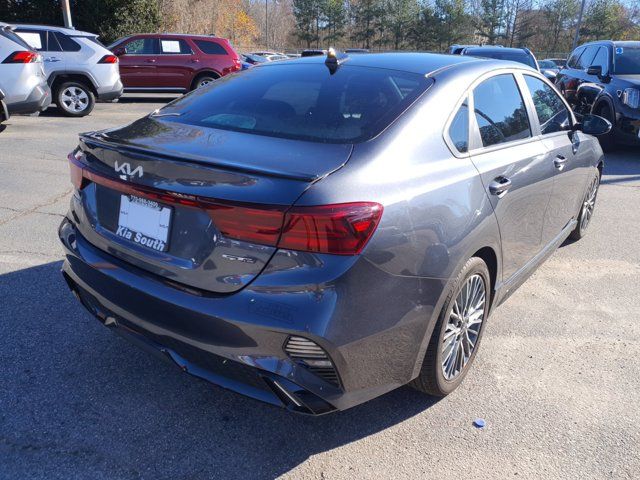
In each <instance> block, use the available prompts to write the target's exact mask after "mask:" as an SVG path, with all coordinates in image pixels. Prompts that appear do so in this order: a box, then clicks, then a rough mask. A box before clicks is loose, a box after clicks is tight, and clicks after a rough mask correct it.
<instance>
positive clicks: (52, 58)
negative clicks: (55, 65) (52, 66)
mask: <svg viewBox="0 0 640 480" xmlns="http://www.w3.org/2000/svg"><path fill="white" fill-rule="evenodd" d="M44 61H45V62H59V61H60V59H59V58H58V57H45V59H44Z"/></svg>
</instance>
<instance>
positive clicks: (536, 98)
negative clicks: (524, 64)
mask: <svg viewBox="0 0 640 480" xmlns="http://www.w3.org/2000/svg"><path fill="white" fill-rule="evenodd" d="M524 80H525V82H526V84H527V87H528V88H529V93H531V98H533V104H534V106H535V108H536V115H537V116H538V121H539V122H540V130H541V131H542V134H543V135H546V134H548V133H554V132H561V131H565V130H569V129H570V128H571V123H570V118H571V114H570V113H569V110H568V109H567V107H566V105H565V104H564V102H563V101H562V100H561V99H560V97H559V96H558V93H557V92H556V90H555V89H553V88H551V87H550V86H549V85H547V84H546V83H545V82H543V81H542V80H540V79H539V78H536V77H532V76H531V75H525V76H524Z"/></svg>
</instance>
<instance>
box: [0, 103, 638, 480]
mask: <svg viewBox="0 0 640 480" xmlns="http://www.w3.org/2000/svg"><path fill="white" fill-rule="evenodd" d="M166 100H167V99H166V98H158V97H152V98H149V97H145V98H142V97H137V98H124V99H123V100H121V102H120V103H116V104H98V105H97V106H96V109H95V111H94V112H93V113H92V115H90V116H89V117H86V118H84V119H69V118H64V117H61V116H59V115H58V114H57V113H56V112H55V111H52V110H49V111H47V112H45V114H43V115H41V116H40V117H14V118H12V119H11V120H10V121H9V122H8V124H7V128H6V129H5V130H4V131H3V132H1V133H0V168H1V173H0V478H3V479H4V478H12V479H13V478H16V479H28V478H47V479H53V478H64V479H70V478H83V479H91V478H109V479H129V478H151V479H161V478H172V479H192V478H193V479H195V478H225V479H233V478H242V479H245V478H265V479H266V478H273V477H279V476H282V477H285V478H295V479H299V478H309V479H333V478H422V479H430V478H438V479H449V478H451V479H460V478H464V479H471V478H508V477H511V478H564V479H566V478H576V479H578V478H579V479H585V478H594V479H602V478H616V479H617V478H638V471H640V240H639V232H640V230H639V225H640V151H638V150H623V151H620V152H616V153H615V154H611V155H608V156H607V159H606V167H605V175H604V178H603V185H602V187H601V190H600V194H599V198H598V205H597V207H596V213H595V217H594V220H593V223H592V225H591V227H590V229H591V231H590V232H589V235H588V236H587V237H586V238H584V239H583V240H582V241H580V242H578V243H573V244H565V245H564V246H563V247H561V248H560V249H559V250H558V251H557V252H556V253H555V254H554V255H553V256H552V257H551V258H550V259H549V260H548V261H547V262H546V263H545V264H544V265H543V267H542V268H541V269H539V270H538V271H537V272H536V273H535V274H534V276H533V277H532V278H531V279H530V280H529V281H528V282H527V283H526V284H525V285H524V286H523V287H522V288H521V289H520V290H519V291H518V292H517V293H516V294H514V295H513V296H512V297H511V298H510V299H509V301H508V302H507V303H506V304H504V305H503V306H501V307H500V308H498V309H497V310H496V311H495V312H494V315H493V316H492V318H491V320H490V323H489V324H488V326H487V330H486V333H485V336H484V339H483V345H482V348H481V349H480V351H479V354H478V357H477V360H476V364H475V365H474V368H473V370H472V371H471V373H470V374H469V376H468V377H467V379H466V380H465V382H464V383H463V385H462V386H461V388H459V389H458V390H456V391H455V392H454V393H453V394H451V395H450V396H449V397H447V398H445V399H442V400H439V401H436V400H434V399H431V398H427V397H424V396H422V395H421V394H418V393H417V392H415V391H413V390H411V389H410V388H408V387H404V388H401V389H398V390H396V391H394V392H392V393H390V394H387V395H385V396H383V397H381V398H378V399H376V400H374V401H371V402H369V403H367V404H364V405H361V406H359V407H356V408H353V409H351V410H348V411H346V412H341V413H336V414H332V415H329V416H325V417H320V418H309V417H302V416H297V415H294V414H292V413H288V412H286V411H284V410H280V409H277V408H274V407H271V406H268V405H263V404H261V403H258V402H255V401H253V400H250V399H246V398H244V397H241V396H239V395H236V394H234V393H231V392H227V391H224V390H222V389H220V388H217V387H214V386H211V385H208V384H206V383H204V382H202V381H199V380H196V379H195V378H193V377H190V376H188V375H184V374H182V373H181V372H179V371H178V369H176V368H174V367H171V366H170V365H166V364H164V363H161V362H159V361H158V360H157V359H156V358H154V357H152V356H149V355H148V354H147V353H145V352H142V351H140V350H138V349H137V348H136V347H134V346H132V345H130V344H129V343H127V342H126V341H124V340H122V339H120V338H119V337H116V336H114V335H112V334H111V333H109V332H108V331H107V330H106V329H105V328H104V327H102V326H101V325H100V324H99V323H98V322H97V321H96V320H94V319H93V318H92V317H91V316H90V315H89V314H88V313H86V312H85V311H84V310H83V309H82V308H81V307H80V305H79V304H78V303H77V302H76V301H75V299H74V298H73V297H72V296H71V294H70V293H69V291H68V290H67V287H66V285H65V284H64V282H63V280H62V277H61V275H60V273H59V270H60V266H61V262H62V252H61V249H60V247H59V246H58V239H57V235H56V231H57V227H58V224H59V223H60V220H61V218H62V216H63V215H64V213H65V212H66V209H67V204H68V197H69V195H70V192H71V185H70V183H69V178H68V169H67V163H66V155H67V154H68V152H69V151H71V149H72V148H73V147H74V146H75V144H76V139H77V134H78V133H79V132H81V131H87V130H95V129H101V128H107V127H112V126H117V125H121V124H124V123H127V122H130V121H132V120H134V119H136V118H138V117H140V116H142V115H144V114H145V113H148V112H150V111H151V110H153V109H155V108H157V107H159V106H161V105H162V104H163V102H164V101H166ZM477 417H481V418H483V419H485V420H486V427H485V428H484V429H482V430H479V429H476V428H474V426H473V425H472V422H473V420H474V419H475V418H477Z"/></svg>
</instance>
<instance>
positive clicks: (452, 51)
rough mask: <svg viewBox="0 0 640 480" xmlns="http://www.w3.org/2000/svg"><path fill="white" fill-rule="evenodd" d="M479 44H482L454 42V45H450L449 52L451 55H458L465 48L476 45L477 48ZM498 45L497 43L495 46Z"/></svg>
mask: <svg viewBox="0 0 640 480" xmlns="http://www.w3.org/2000/svg"><path fill="white" fill-rule="evenodd" d="M481 46H482V45H458V44H455V45H451V46H450V47H449V54H451V55H460V54H461V53H462V51H463V50H464V49H465V48H472V47H478V48H479V47H481ZM498 46H499V45H497V46H496V47H498Z"/></svg>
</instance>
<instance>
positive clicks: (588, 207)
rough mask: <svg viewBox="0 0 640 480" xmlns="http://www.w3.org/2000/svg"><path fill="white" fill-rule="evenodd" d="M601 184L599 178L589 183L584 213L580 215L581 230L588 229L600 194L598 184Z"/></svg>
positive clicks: (583, 207) (583, 208) (583, 205)
mask: <svg viewBox="0 0 640 480" xmlns="http://www.w3.org/2000/svg"><path fill="white" fill-rule="evenodd" d="M599 184H600V182H599V178H598V177H596V178H594V179H593V181H592V182H591V184H590V185H589V190H588V191H587V196H586V197H585V199H584V203H583V204H582V215H580V230H586V228H587V227H588V226H589V222H590V221H591V217H592V216H593V210H594V209H595V206H596V196H597V195H598V185H599Z"/></svg>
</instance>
